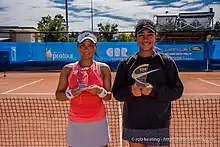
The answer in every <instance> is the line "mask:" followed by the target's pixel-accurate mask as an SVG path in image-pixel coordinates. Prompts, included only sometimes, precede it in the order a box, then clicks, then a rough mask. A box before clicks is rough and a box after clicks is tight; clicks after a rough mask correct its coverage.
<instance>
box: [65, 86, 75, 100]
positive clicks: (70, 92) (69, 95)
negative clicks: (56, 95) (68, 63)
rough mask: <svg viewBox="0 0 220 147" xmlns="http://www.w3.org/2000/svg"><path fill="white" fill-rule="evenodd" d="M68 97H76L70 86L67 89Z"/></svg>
mask: <svg viewBox="0 0 220 147" xmlns="http://www.w3.org/2000/svg"><path fill="white" fill-rule="evenodd" d="M66 97H67V98H68V99H72V98H74V96H73V95H72V89H69V88H67V89H66Z"/></svg>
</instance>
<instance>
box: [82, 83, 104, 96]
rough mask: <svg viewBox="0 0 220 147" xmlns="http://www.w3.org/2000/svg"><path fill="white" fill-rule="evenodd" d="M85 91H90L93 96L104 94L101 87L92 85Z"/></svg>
mask: <svg viewBox="0 0 220 147" xmlns="http://www.w3.org/2000/svg"><path fill="white" fill-rule="evenodd" d="M85 90H86V91H88V92H89V93H91V94H93V95H97V94H100V93H101V92H102V89H101V87H99V86H97V85H90V86H88V87H87V88H86V89H85Z"/></svg>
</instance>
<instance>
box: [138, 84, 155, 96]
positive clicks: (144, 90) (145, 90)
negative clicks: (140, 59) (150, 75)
mask: <svg viewBox="0 0 220 147" xmlns="http://www.w3.org/2000/svg"><path fill="white" fill-rule="evenodd" d="M152 89H153V86H152V85H151V84H149V83H147V84H146V86H145V87H144V88H142V90H141V92H142V94H143V95H149V94H150V93H151V91H152Z"/></svg>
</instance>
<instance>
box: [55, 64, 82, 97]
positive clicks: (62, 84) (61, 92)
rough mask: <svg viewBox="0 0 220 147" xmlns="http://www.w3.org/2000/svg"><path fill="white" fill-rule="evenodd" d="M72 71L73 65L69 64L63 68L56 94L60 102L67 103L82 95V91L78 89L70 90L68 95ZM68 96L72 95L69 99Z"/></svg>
mask: <svg viewBox="0 0 220 147" xmlns="http://www.w3.org/2000/svg"><path fill="white" fill-rule="evenodd" d="M71 70H72V64H68V65H65V66H64V67H63V69H62V71H61V73H60V77H59V82H58V85H57V90H56V94H55V95H56V99H57V100H58V101H66V100H69V99H71V98H73V97H76V96H78V95H79V94H80V89H79V88H78V87H77V88H74V89H70V91H69V92H68V93H67V91H66V90H67V87H68V77H69V74H70V72H71ZM67 94H70V96H69V98H68V97H67Z"/></svg>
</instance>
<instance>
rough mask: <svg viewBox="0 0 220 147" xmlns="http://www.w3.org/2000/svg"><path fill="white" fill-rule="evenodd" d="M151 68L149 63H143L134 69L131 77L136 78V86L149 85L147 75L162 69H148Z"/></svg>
mask: <svg viewBox="0 0 220 147" xmlns="http://www.w3.org/2000/svg"><path fill="white" fill-rule="evenodd" d="M148 68H149V64H142V65H140V66H138V67H136V68H135V69H134V71H133V72H132V75H131V77H132V78H133V79H135V84H134V85H135V86H136V87H138V88H144V87H146V86H148V84H147V75H148V74H150V73H152V72H155V71H158V70H160V69H154V70H150V71H149V70H148Z"/></svg>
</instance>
